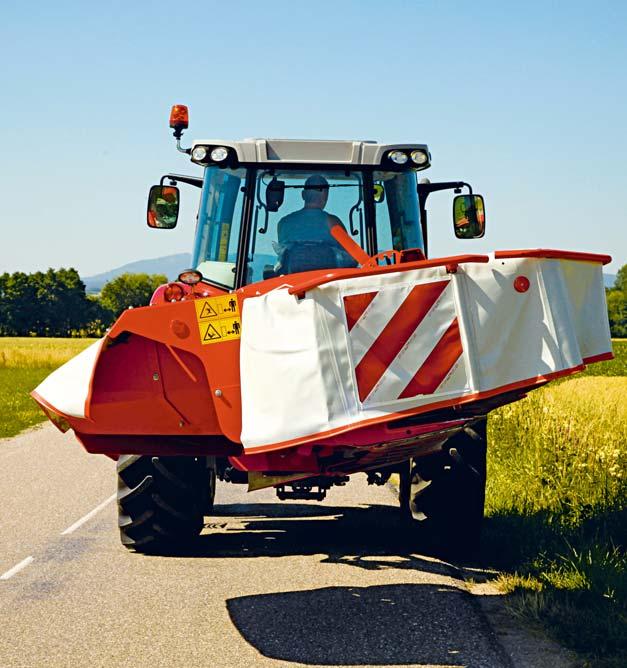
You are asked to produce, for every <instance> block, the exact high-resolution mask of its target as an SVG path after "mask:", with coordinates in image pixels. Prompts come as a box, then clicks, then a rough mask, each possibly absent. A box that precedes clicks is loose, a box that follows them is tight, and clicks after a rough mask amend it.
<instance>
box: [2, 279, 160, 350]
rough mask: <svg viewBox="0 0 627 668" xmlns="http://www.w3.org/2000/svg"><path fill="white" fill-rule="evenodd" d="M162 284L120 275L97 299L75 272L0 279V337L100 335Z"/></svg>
mask: <svg viewBox="0 0 627 668" xmlns="http://www.w3.org/2000/svg"><path fill="white" fill-rule="evenodd" d="M167 280H168V279H167V277H166V276H164V275H163V274H122V275H121V276H118V277H117V278H114V279H113V280H111V281H109V282H108V283H106V284H105V285H104V287H103V288H102V292H101V293H100V295H88V294H86V292H85V284H84V283H83V282H82V281H81V278H80V276H79V275H78V272H77V271H76V270H75V269H57V270H55V269H48V271H46V272H42V271H37V272H35V273H34V274H25V273H23V272H21V271H16V272H15V273H13V274H8V273H4V274H0V337H4V336H45V337H66V336H69V337H89V336H96V337H97V336H102V335H103V333H104V331H105V329H106V328H107V327H109V325H111V323H113V321H114V320H115V319H116V318H117V317H118V316H119V315H120V313H122V311H123V310H124V309H126V308H128V307H129V306H145V305H146V304H148V303H149V302H150V297H151V296H152V293H153V292H154V291H155V289H156V288H157V287H158V286H159V285H161V284H162V283H166V282H167ZM0 346H2V339H0ZM0 350H1V348H0Z"/></svg>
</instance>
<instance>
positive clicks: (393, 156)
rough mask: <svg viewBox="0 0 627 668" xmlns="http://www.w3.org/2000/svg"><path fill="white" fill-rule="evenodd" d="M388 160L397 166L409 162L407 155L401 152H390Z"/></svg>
mask: <svg viewBox="0 0 627 668" xmlns="http://www.w3.org/2000/svg"><path fill="white" fill-rule="evenodd" d="M388 158H389V159H390V160H391V161H392V162H394V163H396V164H397V165H404V164H405V163H406V162H407V161H408V160H409V157H408V156H407V153H403V151H390V152H389V153H388Z"/></svg>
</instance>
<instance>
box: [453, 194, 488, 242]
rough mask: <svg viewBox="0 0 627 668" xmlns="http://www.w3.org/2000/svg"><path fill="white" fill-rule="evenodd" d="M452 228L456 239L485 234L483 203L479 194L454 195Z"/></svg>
mask: <svg viewBox="0 0 627 668" xmlns="http://www.w3.org/2000/svg"><path fill="white" fill-rule="evenodd" d="M453 229H454V230H455V236H456V237H457V238H458V239H479V238H480V237H482V236H483V235H484V234H485V205H484V203H483V197H482V196H481V195H457V197H455V199H454V200H453Z"/></svg>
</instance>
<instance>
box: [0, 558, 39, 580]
mask: <svg viewBox="0 0 627 668" xmlns="http://www.w3.org/2000/svg"><path fill="white" fill-rule="evenodd" d="M33 559H34V557H26V559H22V561H20V563H19V564H16V565H15V566H13V568H10V569H9V570H8V571H7V572H6V573H3V574H2V575H0V580H8V579H9V578H12V577H13V576H14V575H15V574H16V573H19V572H20V571H21V570H22V569H23V568H26V567H27V566H28V564H30V563H31V562H32V561H33Z"/></svg>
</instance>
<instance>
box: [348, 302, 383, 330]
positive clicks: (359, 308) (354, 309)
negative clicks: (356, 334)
mask: <svg viewBox="0 0 627 668" xmlns="http://www.w3.org/2000/svg"><path fill="white" fill-rule="evenodd" d="M378 294H379V293H378V292H364V293H362V294H360V295H350V296H349V297H344V311H345V312H346V323H347V325H348V331H349V332H350V331H351V329H353V327H354V326H355V324H356V322H357V321H358V320H359V318H361V316H362V315H363V314H364V311H365V310H366V309H367V308H368V306H370V302H371V301H372V300H373V299H374V298H375V297H376V296H377V295H378Z"/></svg>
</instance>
